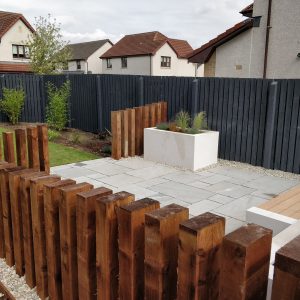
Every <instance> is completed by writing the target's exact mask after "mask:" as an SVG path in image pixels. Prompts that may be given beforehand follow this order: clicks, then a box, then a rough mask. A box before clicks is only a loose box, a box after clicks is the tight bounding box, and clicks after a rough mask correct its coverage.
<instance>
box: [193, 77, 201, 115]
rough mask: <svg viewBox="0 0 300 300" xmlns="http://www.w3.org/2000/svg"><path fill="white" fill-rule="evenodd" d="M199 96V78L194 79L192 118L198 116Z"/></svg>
mask: <svg viewBox="0 0 300 300" xmlns="http://www.w3.org/2000/svg"><path fill="white" fill-rule="evenodd" d="M198 96H199V81H198V79H194V80H193V82H192V107H191V110H192V113H191V115H192V118H194V117H195V116H196V114H197V113H198Z"/></svg>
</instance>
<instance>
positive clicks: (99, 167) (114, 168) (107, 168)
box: [83, 162, 132, 175]
mask: <svg viewBox="0 0 300 300" xmlns="http://www.w3.org/2000/svg"><path fill="white" fill-rule="evenodd" d="M83 168H85V169H87V170H92V171H94V172H98V173H101V174H104V175H118V174H123V173H126V172H129V171H131V170H132V169H129V168H126V167H122V166H118V165H116V164H114V163H109V162H106V163H101V164H95V165H89V166H85V167H83Z"/></svg>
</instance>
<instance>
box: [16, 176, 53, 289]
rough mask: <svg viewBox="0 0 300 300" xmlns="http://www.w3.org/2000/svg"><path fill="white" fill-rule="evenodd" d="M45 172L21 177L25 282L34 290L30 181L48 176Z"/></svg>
mask: <svg viewBox="0 0 300 300" xmlns="http://www.w3.org/2000/svg"><path fill="white" fill-rule="evenodd" d="M46 175H47V173H45V172H36V173H32V174H24V175H21V176H20V194H21V197H20V202H21V209H22V223H23V242H24V260H25V275H26V276H25V280H26V283H27V284H28V285H29V286H30V287H31V288H34V287H35V284H36V280H35V265H34V251H33V233H32V215H31V200H30V180H31V179H33V178H37V177H43V176H46Z"/></svg>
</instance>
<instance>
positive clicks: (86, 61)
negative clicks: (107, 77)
mask: <svg viewBox="0 0 300 300" xmlns="http://www.w3.org/2000/svg"><path fill="white" fill-rule="evenodd" d="M112 45H113V43H112V42H111V41H110V40H107V39H106V40H100V41H91V42H85V43H78V44H70V45H68V47H70V49H71V53H72V59H71V60H70V61H69V62H68V69H67V70H64V72H72V73H79V74H100V73H102V68H103V67H102V63H103V62H102V59H100V58H99V57H100V56H101V55H102V54H103V53H105V52H106V51H107V50H109V49H110V48H111V47H112Z"/></svg>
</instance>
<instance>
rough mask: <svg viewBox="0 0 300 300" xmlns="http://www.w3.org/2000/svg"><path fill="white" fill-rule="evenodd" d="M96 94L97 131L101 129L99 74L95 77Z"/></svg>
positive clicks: (101, 103)
mask: <svg viewBox="0 0 300 300" xmlns="http://www.w3.org/2000/svg"><path fill="white" fill-rule="evenodd" d="M96 94H97V108H98V114H97V115H98V120H97V126H98V131H100V132H101V131H103V109H102V105H103V102H102V93H101V76H100V75H97V77H96Z"/></svg>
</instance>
